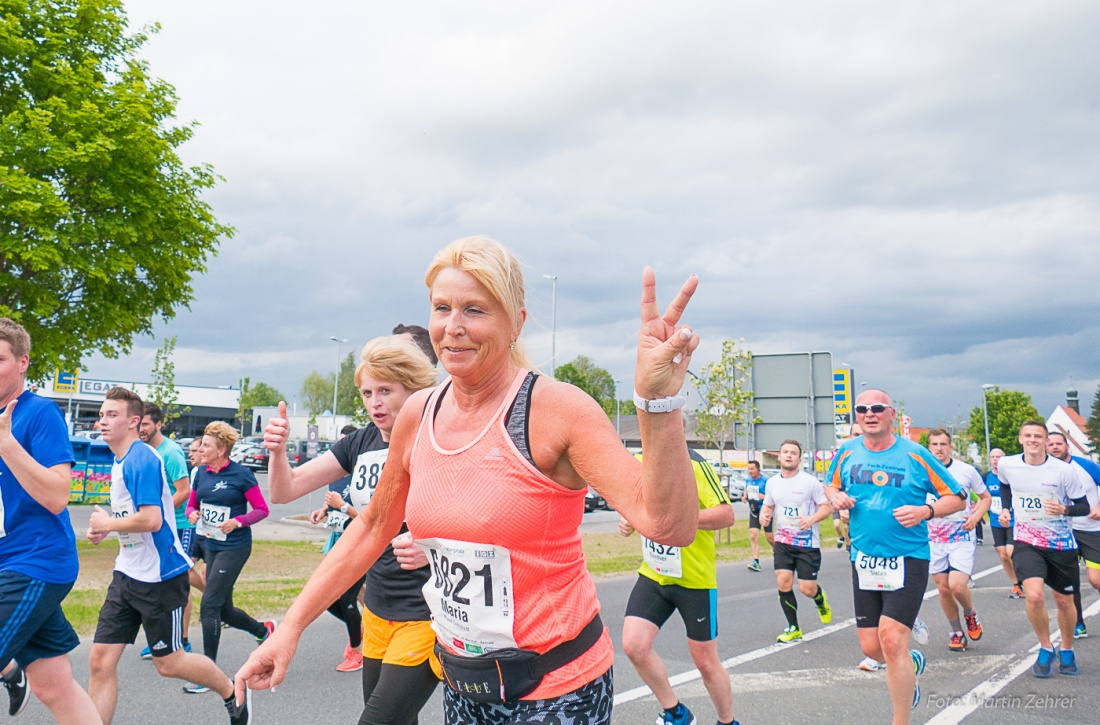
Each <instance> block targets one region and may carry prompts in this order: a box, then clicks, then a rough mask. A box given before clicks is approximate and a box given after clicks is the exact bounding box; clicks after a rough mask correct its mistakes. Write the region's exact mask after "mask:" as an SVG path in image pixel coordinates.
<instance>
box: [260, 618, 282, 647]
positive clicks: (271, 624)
mask: <svg viewBox="0 0 1100 725" xmlns="http://www.w3.org/2000/svg"><path fill="white" fill-rule="evenodd" d="M278 628H279V623H278V622H276V621H275V620H274V619H269V620H267V621H265V622H264V629H266V630H267V631H266V632H265V633H264V636H263V637H257V638H256V641H257V642H266V641H267V638H268V637H270V636H271V634H272V633H273V632H274V631H275V630H276V629H278Z"/></svg>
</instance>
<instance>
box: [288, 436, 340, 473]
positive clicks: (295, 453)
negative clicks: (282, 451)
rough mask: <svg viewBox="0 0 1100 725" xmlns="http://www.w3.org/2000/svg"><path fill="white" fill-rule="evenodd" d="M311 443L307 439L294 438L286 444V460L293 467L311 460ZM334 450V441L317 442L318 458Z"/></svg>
mask: <svg viewBox="0 0 1100 725" xmlns="http://www.w3.org/2000/svg"><path fill="white" fill-rule="evenodd" d="M308 446H309V441H307V440H306V439H305V438H292V439H290V440H288V441H287V442H286V459H287V461H289V462H290V465H291V467H294V466H300V465H302V464H303V463H305V462H306V461H308V460H309V458H308V455H307V451H308V450H309V449H308ZM329 448H332V441H317V456H318V457H320V456H321V454H323V453H324V452H325V451H327V450H328V449H329Z"/></svg>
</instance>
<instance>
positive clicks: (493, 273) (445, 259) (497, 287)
mask: <svg viewBox="0 0 1100 725" xmlns="http://www.w3.org/2000/svg"><path fill="white" fill-rule="evenodd" d="M449 267H450V268H454V269H458V270H461V271H463V272H467V273H468V274H470V275H471V276H472V277H473V278H474V279H476V280H477V281H478V282H480V283H481V284H482V285H484V286H485V289H487V290H489V294H491V295H492V296H493V297H494V298H495V299H496V301H497V302H499V303H500V304H501V305H503V306H504V311H505V312H506V313H507V314H508V321H509V322H510V323H511V324H512V327H513V328H515V327H516V325H517V324H518V323H519V320H520V319H521V316H522V315H521V312H522V310H523V309H524V291H523V271H522V270H521V269H520V266H519V261H518V260H517V259H516V258H515V257H514V256H513V255H512V253H511V252H509V251H508V250H507V249H505V248H504V245H503V244H501V243H500V242H498V241H497V240H495V239H491V238H489V237H463V238H461V239H456V240H454V241H453V242H451V243H450V244H448V245H447V246H446V247H444V248H443V249H441V250H439V252H437V253H436V255H435V257H434V258H433V259H432V263H431V264H430V265H428V271H427V272H426V273H425V274H424V283H425V284H427V285H428V289H429V290H430V289H431V287H432V284H434V283H435V278H436V277H437V276H438V275H439V273H440V272H442V271H443V270H444V269H447V268H449ZM512 363H513V364H514V365H516V366H517V367H521V368H527V369H528V370H537V367H536V366H535V364H534V363H532V362H531V360H530V359H529V358H528V357H527V353H525V352H524V350H523V345H522V343H520V341H519V340H516V341H515V342H514V344H513V345H512Z"/></svg>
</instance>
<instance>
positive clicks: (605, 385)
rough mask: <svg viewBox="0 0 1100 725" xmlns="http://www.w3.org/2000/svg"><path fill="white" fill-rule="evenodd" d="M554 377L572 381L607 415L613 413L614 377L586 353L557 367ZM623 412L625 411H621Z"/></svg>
mask: <svg viewBox="0 0 1100 725" xmlns="http://www.w3.org/2000/svg"><path fill="white" fill-rule="evenodd" d="M554 377H555V378H557V379H558V380H561V381H562V382H566V383H572V384H573V385H576V386H577V387H578V388H580V389H581V390H583V391H584V392H586V393H588V394H589V395H590V396H592V399H593V400H595V401H596V402H597V403H599V404H600V407H601V408H603V410H604V412H605V413H607V415H608V416H609V417H610V416H613V415H615V378H613V377H611V373H609V372H607V371H606V370H604V369H603V368H601V367H598V366H597V365H596V363H595V362H593V361H592V359H591V358H589V357H588V356H586V355H578V356H577V357H576V358H575V359H574V360H572V361H571V362H567V363H565V364H564V365H561V366H559V367H558V369H557V370H556V371H555V372H554ZM621 412H623V413H624V414H625V411H621Z"/></svg>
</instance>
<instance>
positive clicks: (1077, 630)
mask: <svg viewBox="0 0 1100 725" xmlns="http://www.w3.org/2000/svg"><path fill="white" fill-rule="evenodd" d="M1073 638H1074V639H1088V638H1089V631H1088V630H1087V629H1085V625H1083V624H1078V625H1077V626H1076V627H1074V628H1073Z"/></svg>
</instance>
